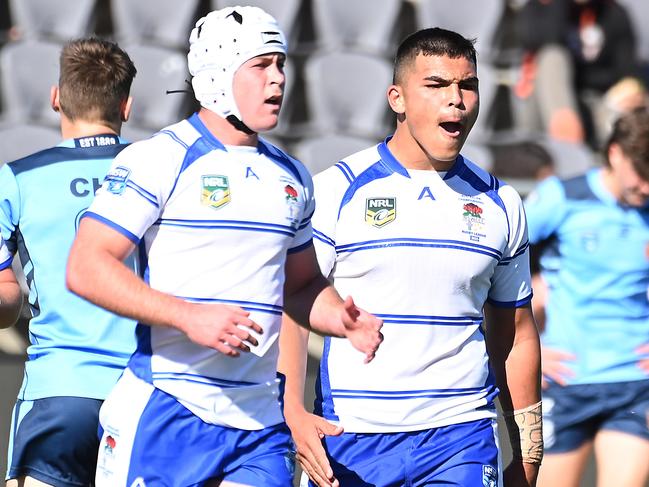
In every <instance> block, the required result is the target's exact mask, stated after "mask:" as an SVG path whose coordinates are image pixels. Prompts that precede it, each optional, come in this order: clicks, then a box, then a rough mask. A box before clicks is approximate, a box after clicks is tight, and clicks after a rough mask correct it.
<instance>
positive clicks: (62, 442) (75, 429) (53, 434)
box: [7, 397, 102, 487]
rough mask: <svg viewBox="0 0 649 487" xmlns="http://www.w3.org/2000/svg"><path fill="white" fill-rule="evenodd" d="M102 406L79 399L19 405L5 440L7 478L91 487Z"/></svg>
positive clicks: (91, 401)
mask: <svg viewBox="0 0 649 487" xmlns="http://www.w3.org/2000/svg"><path fill="white" fill-rule="evenodd" d="M101 403H102V401H100V400H97V399H86V398H81V397H48V398H44V399H36V400H34V401H21V400H18V401H17V402H16V405H15V406H14V411H13V415H12V422H11V433H10V436H9V454H8V456H9V459H8V464H9V468H8V470H7V479H15V478H20V477H23V476H29V477H33V478H35V479H37V480H40V481H41V482H45V483H47V484H50V485H53V486H55V487H72V486H88V485H91V484H92V482H93V479H94V477H95V468H96V465H97V449H98V447H99V438H98V436H97V425H98V422H99V408H100V407H101Z"/></svg>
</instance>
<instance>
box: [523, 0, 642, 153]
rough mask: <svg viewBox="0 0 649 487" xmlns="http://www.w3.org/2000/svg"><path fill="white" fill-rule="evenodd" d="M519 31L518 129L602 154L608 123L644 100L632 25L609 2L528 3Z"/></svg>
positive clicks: (619, 7)
mask: <svg viewBox="0 0 649 487" xmlns="http://www.w3.org/2000/svg"><path fill="white" fill-rule="evenodd" d="M518 28H519V36H520V40H521V43H522V46H523V48H524V49H525V51H526V54H525V56H524V60H523V66H522V72H521V77H520V80H519V82H518V84H517V86H516V88H515V94H516V97H517V98H518V100H519V101H520V103H517V106H518V108H519V110H518V115H519V123H520V125H521V126H523V127H525V128H528V129H533V128H541V129H542V130H544V131H546V132H547V133H548V134H549V135H550V136H552V137H554V138H556V139H558V140H564V141H569V142H581V141H584V140H586V141H587V142H588V143H589V144H590V145H591V146H593V147H600V146H601V145H602V142H603V140H604V138H605V136H606V134H607V133H608V129H609V128H610V124H611V120H612V119H613V118H615V117H616V115H617V114H619V113H623V112H625V111H628V109H629V108H633V107H635V106H638V105H639V104H641V103H642V101H643V99H644V98H645V93H644V87H643V86H642V84H641V82H640V81H638V79H640V68H639V63H638V61H637V57H636V39H635V35H634V33H633V29H632V26H631V21H630V19H629V15H628V13H627V11H626V10H625V8H624V7H623V6H622V5H620V4H618V3H617V2H615V1H614V0H529V1H528V2H527V3H526V4H525V5H524V6H523V7H522V9H521V10H520V12H519V15H518ZM609 93H614V95H613V94H611V95H609ZM539 124H540V127H538V125H539Z"/></svg>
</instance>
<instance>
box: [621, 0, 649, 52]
mask: <svg viewBox="0 0 649 487" xmlns="http://www.w3.org/2000/svg"><path fill="white" fill-rule="evenodd" d="M618 3H620V4H621V5H622V6H623V7H624V8H626V10H627V12H628V13H629V17H630V19H631V24H632V25H633V33H634V34H635V36H636V42H637V43H638V57H639V58H640V60H642V62H644V63H645V64H649V30H647V25H648V24H649V2H647V0H618Z"/></svg>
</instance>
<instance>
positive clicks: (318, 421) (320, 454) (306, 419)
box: [285, 409, 343, 487]
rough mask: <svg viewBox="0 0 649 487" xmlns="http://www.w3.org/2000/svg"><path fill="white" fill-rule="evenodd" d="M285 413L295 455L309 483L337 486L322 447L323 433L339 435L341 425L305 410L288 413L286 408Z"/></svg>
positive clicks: (338, 486)
mask: <svg viewBox="0 0 649 487" xmlns="http://www.w3.org/2000/svg"><path fill="white" fill-rule="evenodd" d="M285 414H286V424H287V425H288V427H289V429H290V430H291V435H292V436H293V442H294V443H295V448H296V454H295V458H296V459H297V461H298V462H299V463H300V467H301V468H302V470H303V471H304V472H305V473H306V474H307V475H308V476H309V478H310V479H311V482H313V483H314V484H316V485H317V486H318V487H340V483H339V482H338V480H337V479H336V478H335V477H334V473H333V470H332V469H331V465H330V464H329V459H328V458H327V453H326V452H325V449H324V447H323V446H322V439H323V438H324V437H325V436H338V435H341V434H342V433H343V428H342V426H336V425H334V424H331V423H330V422H329V421H327V420H326V419H324V418H321V417H320V416H317V415H315V414H311V413H309V412H307V411H306V410H305V409H300V410H293V411H292V412H290V413H289V412H288V411H287V410H286V409H285Z"/></svg>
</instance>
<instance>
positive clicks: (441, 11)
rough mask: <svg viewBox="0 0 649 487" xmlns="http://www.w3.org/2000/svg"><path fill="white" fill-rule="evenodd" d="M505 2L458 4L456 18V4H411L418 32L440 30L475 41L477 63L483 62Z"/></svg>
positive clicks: (441, 0)
mask: <svg viewBox="0 0 649 487" xmlns="http://www.w3.org/2000/svg"><path fill="white" fill-rule="evenodd" d="M505 1H506V0H462V14H461V15H460V13H459V11H458V1H457V0H419V1H418V2H416V4H415V5H416V13H417V19H418V24H419V28H420V29H424V28H428V27H443V28H445V29H449V30H454V31H456V32H459V33H460V34H462V35H463V36H465V37H469V38H477V42H476V50H477V51H478V54H480V55H481V56H480V62H482V61H487V60H488V58H489V57H490V56H491V51H492V46H493V44H492V43H493V40H494V35H495V33H496V31H497V30H498V27H499V25H500V22H501V20H502V17H503V15H504V12H505Z"/></svg>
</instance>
